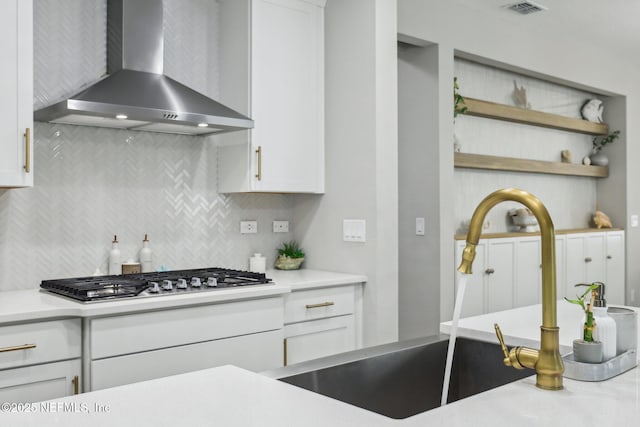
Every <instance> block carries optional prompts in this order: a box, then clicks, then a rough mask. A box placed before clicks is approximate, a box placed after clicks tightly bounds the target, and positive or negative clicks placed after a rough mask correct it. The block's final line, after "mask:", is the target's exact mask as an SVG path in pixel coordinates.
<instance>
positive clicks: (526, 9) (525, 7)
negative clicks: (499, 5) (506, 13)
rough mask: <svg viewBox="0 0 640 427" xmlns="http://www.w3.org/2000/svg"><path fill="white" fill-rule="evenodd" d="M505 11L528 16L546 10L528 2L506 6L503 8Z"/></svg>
mask: <svg viewBox="0 0 640 427" xmlns="http://www.w3.org/2000/svg"><path fill="white" fill-rule="evenodd" d="M504 7H505V8H506V9H509V10H513V11H514V12H517V13H519V14H521V15H529V14H532V13H536V12H542V11H544V10H547V8H546V7H544V6H542V5H540V4H536V3H533V2H530V1H523V2H519V3H513V4H508V5H506V6H504Z"/></svg>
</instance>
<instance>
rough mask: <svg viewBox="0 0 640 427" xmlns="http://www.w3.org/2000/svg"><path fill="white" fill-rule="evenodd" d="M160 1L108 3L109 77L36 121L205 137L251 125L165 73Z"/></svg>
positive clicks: (37, 115) (48, 109)
mask: <svg viewBox="0 0 640 427" xmlns="http://www.w3.org/2000/svg"><path fill="white" fill-rule="evenodd" d="M162 14H163V10H162V0H109V1H108V5H107V75H106V76H105V77H104V78H103V79H102V80H100V81H98V82H97V83H95V84H93V85H92V86H90V87H88V88H87V89H85V90H83V91H81V92H79V93H77V94H75V95H74V96H72V97H70V98H69V99H66V100H64V101H61V102H58V103H56V104H53V105H50V106H48V107H46V108H43V109H41V110H38V111H36V112H35V114H34V118H35V120H37V121H45V122H52V123H65V124H76V125H85V126H99V127H111V128H120V129H134V130H145V131H152V132H166V133H179V134H188V135H206V134H213V133H222V132H230V131H234V130H243V129H250V128H252V127H253V121H252V120H251V119H250V118H248V117H246V116H244V115H242V114H240V113H238V112H236V111H234V110H232V109H230V108H228V107H226V106H224V105H222V104H220V103H218V102H216V101H214V100H212V99H210V98H208V97H207V96H205V95H203V94H201V93H198V92H196V91H195V90H193V89H190V88H188V87H186V86H184V85H183V84H181V83H178V82H177V81H175V80H173V79H172V78H170V77H167V76H165V75H164V74H163V61H164V36H163V28H162Z"/></svg>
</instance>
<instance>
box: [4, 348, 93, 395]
mask: <svg viewBox="0 0 640 427" xmlns="http://www.w3.org/2000/svg"><path fill="white" fill-rule="evenodd" d="M80 366H81V364H80V359H74V360H67V361H65V362H56V363H45V364H43V365H34V366H27V367H23V368H15V369H6V370H4V371H0V402H15V403H18V402H38V401H42V400H49V399H56V398H59V397H64V396H70V395H72V394H74V392H75V390H76V384H78V386H79V379H78V377H79V375H80Z"/></svg>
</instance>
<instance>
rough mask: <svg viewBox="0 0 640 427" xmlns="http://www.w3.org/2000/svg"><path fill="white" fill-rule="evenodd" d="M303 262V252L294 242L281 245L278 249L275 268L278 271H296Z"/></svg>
mask: <svg viewBox="0 0 640 427" xmlns="http://www.w3.org/2000/svg"><path fill="white" fill-rule="evenodd" d="M303 262H304V251H303V250H302V248H301V247H300V246H299V245H298V243H297V242H296V241H295V240H292V241H290V242H289V243H283V244H282V247H281V248H280V249H278V258H277V259H276V263H275V267H276V268H277V269H278V270H297V269H299V268H300V265H301V264H302V263H303Z"/></svg>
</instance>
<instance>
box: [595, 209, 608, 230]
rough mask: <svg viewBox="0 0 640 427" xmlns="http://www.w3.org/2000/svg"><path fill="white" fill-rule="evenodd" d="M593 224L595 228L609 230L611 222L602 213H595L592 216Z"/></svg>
mask: <svg viewBox="0 0 640 427" xmlns="http://www.w3.org/2000/svg"><path fill="white" fill-rule="evenodd" d="M593 223H594V224H595V225H596V228H611V220H610V219H609V217H608V216H607V214H605V213H604V212H602V211H596V212H595V213H594V214H593Z"/></svg>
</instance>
